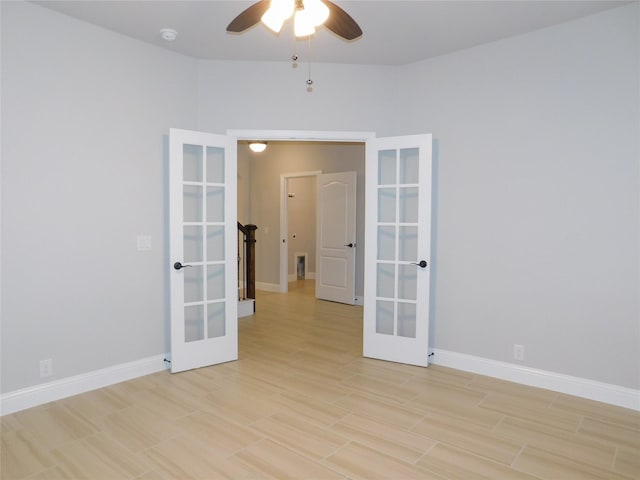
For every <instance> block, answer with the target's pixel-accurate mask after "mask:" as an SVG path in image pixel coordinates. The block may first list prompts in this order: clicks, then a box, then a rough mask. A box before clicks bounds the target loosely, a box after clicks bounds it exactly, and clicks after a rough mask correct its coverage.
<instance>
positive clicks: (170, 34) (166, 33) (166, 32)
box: [160, 28, 178, 42]
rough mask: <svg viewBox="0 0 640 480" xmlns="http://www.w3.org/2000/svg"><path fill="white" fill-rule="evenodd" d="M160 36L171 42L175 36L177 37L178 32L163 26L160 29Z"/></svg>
mask: <svg viewBox="0 0 640 480" xmlns="http://www.w3.org/2000/svg"><path fill="white" fill-rule="evenodd" d="M160 36H161V37H162V39H163V40H166V41H167V42H173V41H174V40H175V39H176V38H178V32H176V31H175V30H174V29H173V28H163V29H162V30H160Z"/></svg>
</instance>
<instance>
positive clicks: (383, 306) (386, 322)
mask: <svg viewBox="0 0 640 480" xmlns="http://www.w3.org/2000/svg"><path fill="white" fill-rule="evenodd" d="M376 333H383V334H385V335H393V302H388V301H385V300H378V301H376Z"/></svg>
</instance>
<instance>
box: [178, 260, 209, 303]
mask: <svg viewBox="0 0 640 480" xmlns="http://www.w3.org/2000/svg"><path fill="white" fill-rule="evenodd" d="M181 271H183V272H184V301H185V303H190V302H201V301H202V300H204V278H203V275H202V272H203V268H202V266H200V265H194V266H193V267H186V268H183V269H182V270H181Z"/></svg>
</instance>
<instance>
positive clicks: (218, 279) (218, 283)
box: [207, 265, 224, 300]
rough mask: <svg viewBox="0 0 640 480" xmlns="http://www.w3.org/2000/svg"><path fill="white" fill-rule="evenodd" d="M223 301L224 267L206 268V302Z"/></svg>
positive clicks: (213, 266)
mask: <svg viewBox="0 0 640 480" xmlns="http://www.w3.org/2000/svg"><path fill="white" fill-rule="evenodd" d="M219 299H224V265H208V266H207V300H219Z"/></svg>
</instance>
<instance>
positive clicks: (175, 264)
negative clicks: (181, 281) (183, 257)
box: [173, 262, 191, 270]
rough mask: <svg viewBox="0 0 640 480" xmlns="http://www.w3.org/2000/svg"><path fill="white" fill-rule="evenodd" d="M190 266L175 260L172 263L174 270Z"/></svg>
mask: <svg viewBox="0 0 640 480" xmlns="http://www.w3.org/2000/svg"><path fill="white" fill-rule="evenodd" d="M190 266H191V265H183V264H181V263H180V262H176V263H174V264H173V268H175V269H176V270H180V269H182V268H185V267H190Z"/></svg>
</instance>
